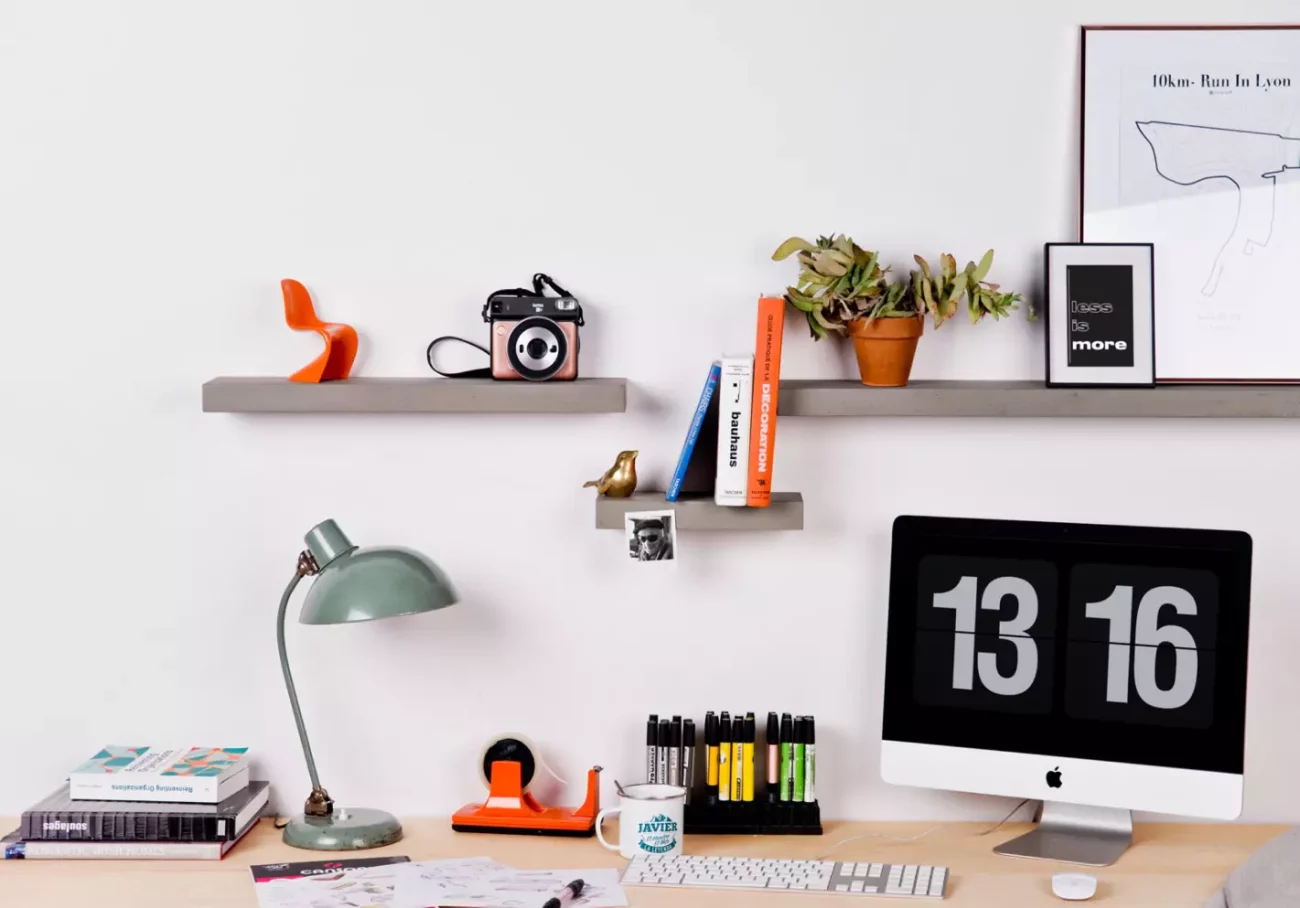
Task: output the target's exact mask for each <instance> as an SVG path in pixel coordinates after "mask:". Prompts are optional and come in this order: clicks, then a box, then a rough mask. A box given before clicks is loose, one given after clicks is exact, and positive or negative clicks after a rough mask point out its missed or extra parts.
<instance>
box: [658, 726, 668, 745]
mask: <svg viewBox="0 0 1300 908" xmlns="http://www.w3.org/2000/svg"><path fill="white" fill-rule="evenodd" d="M659 746H660V747H667V746H668V720H667V719H660V720H659Z"/></svg>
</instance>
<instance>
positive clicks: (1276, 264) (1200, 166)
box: [1079, 25, 1300, 384]
mask: <svg viewBox="0 0 1300 908" xmlns="http://www.w3.org/2000/svg"><path fill="white" fill-rule="evenodd" d="M1082 44H1083V48H1082V51H1083V53H1082V59H1083V80H1082V86H1083V123H1082V133H1081V134H1082V140H1081V141H1082V149H1081V161H1082V177H1081V193H1082V204H1081V208H1080V215H1081V218H1080V220H1081V223H1080V234H1079V238H1080V239H1082V240H1084V241H1085V242H1089V243H1119V242H1131V241H1141V242H1152V243H1154V244H1155V245H1156V247H1157V248H1158V249H1159V250H1160V255H1159V258H1158V259H1157V261H1156V284H1157V286H1158V287H1159V288H1160V295H1159V298H1158V299H1157V300H1156V313H1155V325H1156V361H1157V364H1158V365H1157V371H1156V381H1157V382H1161V383H1164V382H1188V383H1231V382H1242V383H1256V384H1263V383H1273V382H1278V383H1300V306H1296V305H1295V304H1294V300H1293V297H1294V292H1293V287H1294V284H1295V281H1294V273H1295V263H1296V262H1298V261H1300V25H1277V26H1273V25H1263V26H1222V27H1220V26H1206V27H1195V26H1174V27H1164V26H1149V27H1128V26H1116V27H1103V26H1099V27H1086V28H1084V29H1083V33H1082Z"/></svg>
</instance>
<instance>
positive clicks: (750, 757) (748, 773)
mask: <svg viewBox="0 0 1300 908" xmlns="http://www.w3.org/2000/svg"><path fill="white" fill-rule="evenodd" d="M755 725H756V723H755V721H754V714H753V713H745V744H744V746H745V759H744V761H743V762H744V766H745V783H744V786H743V792H744V795H745V800H746V801H752V800H754V736H755V734H756V733H757V729H756V728H755V727H754V726H755Z"/></svg>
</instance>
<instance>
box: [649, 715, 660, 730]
mask: <svg viewBox="0 0 1300 908" xmlns="http://www.w3.org/2000/svg"><path fill="white" fill-rule="evenodd" d="M650 721H651V722H653V723H654V724H655V728H658V727H659V714H658V713H651V714H650Z"/></svg>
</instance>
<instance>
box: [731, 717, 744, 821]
mask: <svg viewBox="0 0 1300 908" xmlns="http://www.w3.org/2000/svg"><path fill="white" fill-rule="evenodd" d="M744 740H745V719H744V713H736V718H734V719H732V720H731V800H733V801H742V800H744V793H745V792H744V786H745V745H744Z"/></svg>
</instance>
